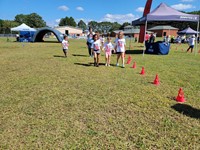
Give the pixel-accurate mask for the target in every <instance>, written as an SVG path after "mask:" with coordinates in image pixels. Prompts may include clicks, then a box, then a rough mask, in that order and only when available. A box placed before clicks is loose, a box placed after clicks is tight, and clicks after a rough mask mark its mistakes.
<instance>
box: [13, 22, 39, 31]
mask: <svg viewBox="0 0 200 150" xmlns="http://www.w3.org/2000/svg"><path fill="white" fill-rule="evenodd" d="M11 31H36V29H34V28H31V27H29V26H27V25H26V24H25V23H22V24H21V25H20V26H17V27H14V28H11Z"/></svg>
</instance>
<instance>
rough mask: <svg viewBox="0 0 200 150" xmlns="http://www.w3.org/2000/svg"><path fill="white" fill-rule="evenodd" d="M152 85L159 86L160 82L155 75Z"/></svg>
mask: <svg viewBox="0 0 200 150" xmlns="http://www.w3.org/2000/svg"><path fill="white" fill-rule="evenodd" d="M153 84H155V85H159V84H160V81H159V78H158V74H156V78H155V80H154V82H153Z"/></svg>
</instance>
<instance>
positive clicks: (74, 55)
mask: <svg viewBox="0 0 200 150" xmlns="http://www.w3.org/2000/svg"><path fill="white" fill-rule="evenodd" d="M72 56H75V57H76V56H80V57H89V56H88V55H81V54H72Z"/></svg>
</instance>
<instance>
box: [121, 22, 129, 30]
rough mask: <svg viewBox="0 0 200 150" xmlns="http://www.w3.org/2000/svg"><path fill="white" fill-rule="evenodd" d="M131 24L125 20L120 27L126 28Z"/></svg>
mask: <svg viewBox="0 0 200 150" xmlns="http://www.w3.org/2000/svg"><path fill="white" fill-rule="evenodd" d="M128 25H131V24H130V23H129V22H124V23H123V24H122V26H121V27H120V28H119V29H120V30H122V29H124V27H125V26H128Z"/></svg>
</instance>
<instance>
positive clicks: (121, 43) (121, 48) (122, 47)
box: [115, 31, 126, 68]
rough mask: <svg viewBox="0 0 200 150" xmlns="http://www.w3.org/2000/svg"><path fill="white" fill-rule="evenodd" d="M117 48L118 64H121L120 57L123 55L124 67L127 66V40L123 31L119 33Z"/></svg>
mask: <svg viewBox="0 0 200 150" xmlns="http://www.w3.org/2000/svg"><path fill="white" fill-rule="evenodd" d="M115 50H116V52H117V63H116V66H119V58H120V57H121V59H122V68H125V65H124V55H125V51H126V40H125V39H124V34H123V32H121V31H120V32H119V34H118V39H117V41H116V46H115Z"/></svg>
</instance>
